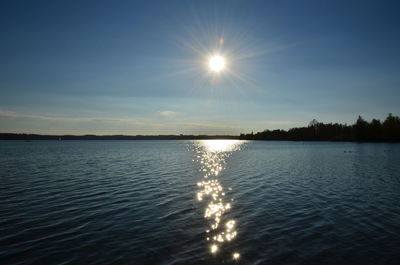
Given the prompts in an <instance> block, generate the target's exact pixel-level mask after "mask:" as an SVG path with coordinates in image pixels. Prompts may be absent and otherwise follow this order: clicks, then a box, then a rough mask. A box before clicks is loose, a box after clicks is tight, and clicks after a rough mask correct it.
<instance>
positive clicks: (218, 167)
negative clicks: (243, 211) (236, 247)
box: [195, 140, 244, 260]
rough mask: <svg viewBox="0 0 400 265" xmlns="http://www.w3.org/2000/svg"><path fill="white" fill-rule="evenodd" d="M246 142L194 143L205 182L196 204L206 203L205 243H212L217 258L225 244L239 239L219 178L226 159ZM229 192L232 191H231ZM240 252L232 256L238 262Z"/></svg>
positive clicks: (212, 251) (206, 141)
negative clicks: (208, 224)
mask: <svg viewBox="0 0 400 265" xmlns="http://www.w3.org/2000/svg"><path fill="white" fill-rule="evenodd" d="M243 143H244V141H239V140H201V141H196V142H195V148H196V149H195V150H196V154H197V161H198V162H199V163H200V172H201V173H202V179H201V181H199V182H198V183H197V186H198V188H199V189H198V191H197V200H198V201H199V202H203V203H205V210H204V218H205V219H207V220H209V221H210V227H209V229H207V230H206V231H205V232H206V240H207V241H210V252H211V253H212V254H216V253H217V252H218V250H219V249H220V248H221V246H222V245H223V244H224V243H227V242H230V241H232V240H233V239H235V238H236V236H237V230H236V221H235V220H233V219H229V218H228V217H227V216H226V215H225V213H226V212H227V211H230V210H231V208H232V206H231V203H230V201H232V200H233V199H231V200H229V199H227V198H226V196H225V192H224V188H223V186H222V185H221V183H220V182H219V180H218V175H219V174H220V172H221V171H222V170H224V169H225V164H226V159H227V158H228V157H229V156H230V155H231V154H232V152H235V151H238V150H240V148H241V146H242V144H243ZM229 190H232V189H231V188H229ZM239 257H240V254H239V253H238V252H234V253H232V258H233V259H236V260H237V259H238V258H239Z"/></svg>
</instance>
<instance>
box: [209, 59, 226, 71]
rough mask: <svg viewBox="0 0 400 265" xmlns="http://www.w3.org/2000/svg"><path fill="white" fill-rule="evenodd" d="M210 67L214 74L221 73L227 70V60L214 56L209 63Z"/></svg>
mask: <svg viewBox="0 0 400 265" xmlns="http://www.w3.org/2000/svg"><path fill="white" fill-rule="evenodd" d="M208 67H209V68H210V70H211V71H213V72H216V73H218V72H220V71H222V70H224V68H225V59H224V57H222V56H221V55H214V56H212V57H211V58H210V60H209V61H208Z"/></svg>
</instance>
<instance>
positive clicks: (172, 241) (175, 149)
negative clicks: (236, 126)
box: [0, 141, 400, 265]
mask: <svg viewBox="0 0 400 265" xmlns="http://www.w3.org/2000/svg"><path fill="white" fill-rule="evenodd" d="M210 189H211V190H210ZM207 190H210V192H208V194H207ZM399 202H400V145H398V144H356V143H318V142H315V143H302V142H235V141H233V142H232V141H228V142H223V141H222V142H221V141H219V142H218V141H32V142H22V141H2V142H0V203H1V204H0V246H1V247H0V263H1V264H165V265H167V264H171V265H172V264H398V261H399V260H400V249H399V246H400V203H399ZM232 221H233V222H232ZM216 225H217V227H215V226H216ZM222 233H223V234H222ZM228 239H229V240H228ZM214 246H215V247H214ZM235 254H238V255H237V256H234V255H235ZM235 257H236V258H235Z"/></svg>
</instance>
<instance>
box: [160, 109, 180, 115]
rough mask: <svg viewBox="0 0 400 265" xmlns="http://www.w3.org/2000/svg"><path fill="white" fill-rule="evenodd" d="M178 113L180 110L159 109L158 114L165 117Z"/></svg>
mask: <svg viewBox="0 0 400 265" xmlns="http://www.w3.org/2000/svg"><path fill="white" fill-rule="evenodd" d="M177 113H178V112H176V111H172V110H162V111H159V112H158V114H159V115H161V116H163V117H169V116H172V115H175V114H177Z"/></svg>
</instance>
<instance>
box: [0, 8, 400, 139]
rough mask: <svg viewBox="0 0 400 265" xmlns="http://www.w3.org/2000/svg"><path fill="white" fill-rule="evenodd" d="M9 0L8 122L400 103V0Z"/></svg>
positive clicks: (168, 128)
mask: <svg viewBox="0 0 400 265" xmlns="http://www.w3.org/2000/svg"><path fill="white" fill-rule="evenodd" d="M0 5H1V8H0V27H1V32H2V33H1V34H0V94H1V97H0V132H20V133H22V132H25V133H43V134H45V133H46V134H180V133H183V134H239V133H241V132H250V131H261V130H264V129H275V128H283V129H287V128H290V127H295V126H303V125H307V124H308V122H309V121H310V120H312V119H314V118H315V119H317V120H319V121H323V122H341V123H353V122H354V120H355V119H356V118H357V116H358V115H362V116H363V117H364V118H366V119H372V118H378V119H383V118H385V117H386V115H387V113H389V112H391V113H393V114H395V115H400V104H399V103H398V102H399V98H400V74H399V73H400V52H399V47H400V34H399V28H400V19H399V16H398V11H399V10H400V9H399V7H400V5H399V4H397V3H396V1H251V0H248V1H237V0H229V1H2V2H1V4H0ZM220 39H223V40H224V42H223V44H220V43H219V41H220ZM215 53H221V54H223V55H224V56H225V58H226V61H227V69H226V70H225V71H222V72H220V73H219V74H215V73H210V71H209V69H207V67H206V64H207V60H208V58H209V56H210V55H211V54H215Z"/></svg>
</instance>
